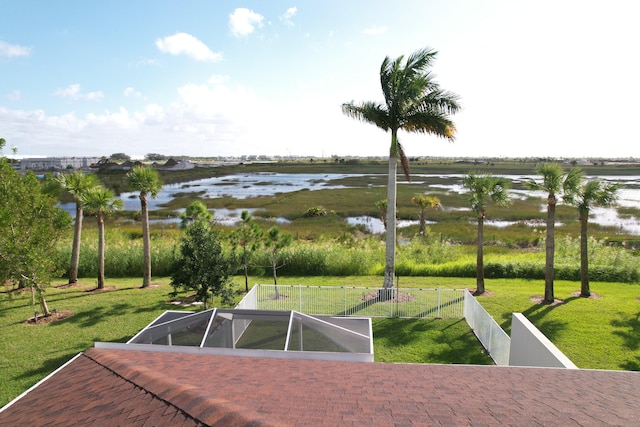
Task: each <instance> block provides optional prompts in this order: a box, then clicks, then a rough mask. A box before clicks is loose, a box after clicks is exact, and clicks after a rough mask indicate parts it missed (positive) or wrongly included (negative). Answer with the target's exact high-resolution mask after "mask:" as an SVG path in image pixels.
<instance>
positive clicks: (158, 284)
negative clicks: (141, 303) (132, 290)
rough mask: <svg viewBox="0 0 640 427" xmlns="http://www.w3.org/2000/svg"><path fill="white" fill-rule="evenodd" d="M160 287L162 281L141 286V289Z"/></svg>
mask: <svg viewBox="0 0 640 427" xmlns="http://www.w3.org/2000/svg"><path fill="white" fill-rule="evenodd" d="M159 287H160V283H152V284H150V285H149V286H147V287H142V286H140V289H153V288H159Z"/></svg>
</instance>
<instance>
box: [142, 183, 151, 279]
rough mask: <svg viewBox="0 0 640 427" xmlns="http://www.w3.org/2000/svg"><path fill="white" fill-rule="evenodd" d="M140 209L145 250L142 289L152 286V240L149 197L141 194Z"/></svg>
mask: <svg viewBox="0 0 640 427" xmlns="http://www.w3.org/2000/svg"><path fill="white" fill-rule="evenodd" d="M140 208H141V211H142V212H141V213H142V245H143V250H144V276H143V278H142V287H143V288H146V287H148V286H149V285H151V238H150V236H149V209H148V207H147V195H146V194H145V193H140Z"/></svg>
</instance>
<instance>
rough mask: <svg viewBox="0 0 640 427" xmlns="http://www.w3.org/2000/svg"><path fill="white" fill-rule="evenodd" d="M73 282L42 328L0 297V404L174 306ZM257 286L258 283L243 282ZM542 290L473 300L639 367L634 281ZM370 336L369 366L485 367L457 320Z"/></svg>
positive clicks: (505, 318)
mask: <svg viewBox="0 0 640 427" xmlns="http://www.w3.org/2000/svg"><path fill="white" fill-rule="evenodd" d="M401 280H402V282H401V286H402V287H409V288H410V287H418V288H436V287H441V288H465V287H468V288H473V287H474V279H464V278H440V277H410V278H409V277H407V278H402V279H401ZM236 281H237V282H238V283H239V282H241V280H240V278H237V280H236ZM80 282H81V283H86V285H80V286H76V287H70V288H65V287H53V288H50V289H49V290H48V302H49V306H50V308H51V309H56V310H58V311H60V312H67V311H68V312H70V316H69V317H68V318H66V319H64V320H60V321H57V322H53V323H50V324H39V325H33V324H27V323H25V320H26V319H27V318H29V317H31V316H32V315H33V312H32V308H31V302H30V301H31V296H30V294H29V293H28V292H23V293H19V294H12V293H8V292H6V291H7V289H3V291H4V292H2V293H0V331H1V333H0V405H4V404H6V403H7V402H8V401H10V400H11V399H13V398H14V397H15V396H17V395H19V394H20V393H21V392H23V391H24V390H26V389H27V388H28V387H30V386H31V385H33V384H34V383H36V382H37V381H38V380H40V379H41V378H43V377H44V376H45V375H47V374H48V373H50V372H51V371H53V370H54V369H56V368H57V367H59V366H60V365H62V364H63V363H64V362H66V361H67V360H69V359H70V358H71V357H72V356H73V355H75V354H77V353H79V352H82V351H84V350H86V349H87V348H89V347H91V346H92V345H93V343H94V342H95V341H106V342H110V341H111V342H124V341H127V340H128V339H129V338H130V337H132V336H133V335H134V334H135V333H136V332H138V331H139V330H140V329H142V328H143V327H144V326H146V325H147V324H148V323H150V322H151V321H152V320H153V319H154V318H156V317H157V316H158V315H159V314H160V313H162V312H163V311H165V310H170V309H176V308H177V307H176V306H175V305H173V304H171V303H170V300H171V299H170V297H169V296H168V293H169V292H170V291H171V287H170V286H169V285H168V282H169V280H168V279H167V278H156V279H154V280H153V283H156V284H158V286H155V287H151V288H149V289H140V288H139V286H140V283H141V280H140V279H111V280H108V281H107V288H108V289H109V290H108V291H106V292H100V293H97V292H95V291H91V290H92V289H93V288H94V286H95V285H94V284H93V283H92V282H93V280H89V279H86V280H81V281H80ZM256 282H259V283H267V282H266V281H265V279H264V278H251V282H250V283H252V284H253V283H256ZM279 283H280V284H282V285H294V284H302V285H308V286H330V285H334V286H369V287H377V286H379V285H380V283H381V278H380V277H378V276H350V277H322V276H316V277H310V278H306V277H305V278H303V277H281V278H280V279H279ZM543 286H544V282H543V281H526V280H506V279H500V280H497V279H496V280H488V281H487V289H488V290H489V291H490V292H491V296H485V297H480V298H479V300H480V302H481V304H482V305H483V306H484V307H485V308H486V309H487V310H488V311H489V312H490V313H491V314H492V315H493V316H494V318H495V319H496V320H497V321H498V322H499V323H501V325H502V326H503V328H505V329H506V330H507V331H508V332H509V330H510V320H511V313H512V312H521V313H524V314H525V315H526V316H527V317H528V318H529V319H530V320H531V321H532V322H533V323H534V324H535V325H536V326H537V327H539V328H540V330H542V332H543V333H544V334H545V335H547V336H548V337H549V338H550V339H551V340H552V341H553V342H554V343H555V344H556V345H557V346H558V347H559V348H560V349H561V350H562V351H563V352H564V353H565V354H566V355H567V356H568V357H569V358H570V359H571V360H572V361H574V362H575V363H576V364H577V365H578V366H579V367H580V368H589V369H625V370H640V302H639V298H640V285H633V284H623V283H597V282H595V283H592V290H593V292H595V293H596V294H597V295H598V298H592V299H582V298H577V297H574V296H573V292H575V291H577V290H578V289H579V283H577V282H567V281H556V286H555V289H556V297H557V298H559V299H562V300H564V303H563V304H559V305H555V306H546V305H540V304H538V303H536V302H534V301H532V300H531V298H532V297H535V296H539V295H541V294H542V292H543ZM182 296H183V297H184V295H182ZM241 297H242V295H238V297H237V299H238V300H239V299H240V298H241ZM186 309H187V310H197V309H198V308H197V307H194V306H191V307H188V308H186ZM373 332H374V348H375V360H376V361H377V362H403V363H465V364H488V363H491V360H490V359H489V357H488V356H487V355H486V354H484V351H483V349H482V347H481V346H480V344H479V343H478V342H477V340H476V338H475V336H474V335H473V333H472V332H471V331H470V330H469V328H468V326H467V325H466V322H465V321H464V320H458V319H453V320H433V319H427V320H418V319H374V321H373Z"/></svg>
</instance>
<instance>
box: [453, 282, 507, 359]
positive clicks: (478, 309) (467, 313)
mask: <svg viewBox="0 0 640 427" xmlns="http://www.w3.org/2000/svg"><path fill="white" fill-rule="evenodd" d="M464 318H465V319H466V320H467V323H468V324H469V326H470V327H471V329H473V333H475V334H476V336H477V337H478V339H479V340H480V342H481V343H482V346H483V347H484V348H485V349H486V350H487V352H488V353H489V356H491V358H492V359H493V361H494V362H496V365H505V366H507V365H509V352H510V348H511V338H509V335H507V333H506V332H505V331H504V330H503V329H502V328H501V327H500V325H498V322H496V321H495V320H494V318H493V317H491V316H490V315H489V313H487V311H486V310H485V309H484V307H482V306H481V305H480V303H479V302H478V301H477V300H476V299H475V298H474V297H473V295H471V293H469V291H467V290H466V289H465V291H464Z"/></svg>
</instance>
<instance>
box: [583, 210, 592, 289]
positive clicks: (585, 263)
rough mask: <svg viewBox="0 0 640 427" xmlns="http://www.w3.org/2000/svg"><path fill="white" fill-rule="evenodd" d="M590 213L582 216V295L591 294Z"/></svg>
mask: <svg viewBox="0 0 640 427" xmlns="http://www.w3.org/2000/svg"><path fill="white" fill-rule="evenodd" d="M588 221H589V215H588V214H587V215H586V216H585V215H582V216H581V217H580V296H581V297H585V298H588V297H590V296H591V291H590V289H589V248H588V241H587V224H588Z"/></svg>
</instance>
